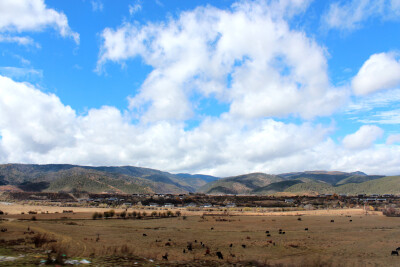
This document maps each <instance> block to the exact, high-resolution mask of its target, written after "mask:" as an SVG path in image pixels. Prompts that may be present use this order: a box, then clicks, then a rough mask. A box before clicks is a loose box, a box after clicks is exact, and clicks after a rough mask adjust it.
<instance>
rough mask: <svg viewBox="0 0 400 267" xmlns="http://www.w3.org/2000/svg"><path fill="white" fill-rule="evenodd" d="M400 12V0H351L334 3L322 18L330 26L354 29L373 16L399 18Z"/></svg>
mask: <svg viewBox="0 0 400 267" xmlns="http://www.w3.org/2000/svg"><path fill="white" fill-rule="evenodd" d="M399 14H400V4H399V1H398V0H351V1H337V2H335V3H332V4H331V5H330V6H329V9H328V11H327V12H326V13H325V14H324V15H323V17H322V19H323V22H324V24H325V26H327V27H328V28H336V29H339V30H354V29H357V28H360V27H361V26H362V23H363V22H365V21H366V20H368V19H369V18H371V17H380V18H382V19H383V20H397V19H398V15H399Z"/></svg>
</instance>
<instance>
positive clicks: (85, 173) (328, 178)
mask: <svg viewBox="0 0 400 267" xmlns="http://www.w3.org/2000/svg"><path fill="white" fill-rule="evenodd" d="M399 179H400V178H399V176H392V177H384V176H380V175H367V174H365V173H363V172H349V173H346V172H336V171H334V172H328V171H306V172H293V173H284V174H280V175H270V174H265V173H250V174H244V175H239V176H233V177H226V178H218V177H214V176H210V175H202V174H194V175H192V174H187V173H179V174H171V173H168V172H163V171H159V170H155V169H149V168H141V167H134V166H120V167H114V166H101V167H92V166H78V165H69V164H47V165H37V164H2V165H1V164H0V191H1V190H14V191H34V192H58V191H66V192H72V191H86V192H91V193H102V192H115V193H128V194H130V193H188V192H202V193H206V194H252V195H266V194H276V193H278V192H281V193H282V192H283V193H295V194H310V193H311V194H324V193H325V194H327V193H339V194H358V193H367V194H385V193H389V194H390V193H394V194H398V193H400V180H399Z"/></svg>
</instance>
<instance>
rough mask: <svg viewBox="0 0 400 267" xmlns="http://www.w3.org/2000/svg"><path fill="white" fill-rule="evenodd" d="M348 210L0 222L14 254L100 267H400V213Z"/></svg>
mask: <svg viewBox="0 0 400 267" xmlns="http://www.w3.org/2000/svg"><path fill="white" fill-rule="evenodd" d="M350 211H351V210H333V211H332V212H326V211H320V213H319V214H318V213H317V212H314V213H309V214H307V213H306V214H304V213H303V215H300V216H299V215H297V216H296V215H295V214H294V213H293V212H292V213H288V214H282V213H278V214H275V215H271V214H257V213H245V212H243V213H242V215H240V213H239V212H236V213H235V215H230V214H226V213H225V214H223V213H221V214H217V213H216V212H214V213H210V214H209V215H206V216H203V215H202V214H201V213H199V212H189V211H187V212H186V213H185V212H183V213H182V215H181V216H179V217H167V218H149V217H144V218H142V219H121V218H112V219H104V218H102V219H96V220H93V219H91V215H92V212H89V211H86V210H85V211H81V212H76V211H74V212H73V213H49V214H41V213H38V214H36V215H35V219H36V220H32V217H33V215H27V214H24V215H21V214H20V215H18V214H14V215H10V214H9V215H7V216H3V217H7V218H8V220H3V221H2V222H1V223H0V225H1V228H2V229H3V228H6V229H7V231H6V232H2V233H1V238H0V241H1V242H2V247H3V248H7V249H9V248H12V249H14V250H15V251H18V250H19V251H20V253H23V251H24V249H25V253H27V251H31V252H32V253H33V252H34V251H35V249H36V253H39V254H36V256H35V257H36V258H38V259H39V258H40V257H39V256H38V255H40V249H41V250H42V251H44V250H48V249H51V250H53V252H55V253H54V255H53V254H52V257H56V256H57V254H59V255H60V254H63V255H65V257H67V258H76V259H83V258H84V259H88V260H89V261H91V262H92V263H94V264H96V265H100V266H112V265H149V266H156V265H176V266H178V265H196V266H202V265H230V264H239V265H256V266H257V265H258V266H400V257H396V256H391V255H390V254H391V251H392V250H394V249H396V248H397V247H400V218H391V217H385V216H382V215H377V214H379V213H374V214H371V213H370V214H368V215H365V214H364V213H363V212H362V211H361V210H358V209H354V210H353V211H354V212H353V213H351V212H350ZM116 212H117V213H118V212H119V210H116ZM150 212H151V211H150V210H149V211H147V215H150ZM212 214H214V215H212ZM28 216H29V217H28ZM115 217H116V216H115ZM306 228H307V230H306ZM28 230H29V231H28ZM279 230H281V233H280V231H279ZM266 231H269V232H266ZM29 232H31V233H29ZM32 232H33V233H32ZM37 236H39V237H43V238H44V239H45V240H44V241H43V244H40V246H37V248H35V244H34V242H33V241H30V240H33V238H34V237H37ZM16 240H20V242H19V243H18V242H14V243H12V241H16ZM22 241H23V242H22ZM29 249H33V250H29ZM21 251H22V252H21ZM217 252H220V253H221V255H222V256H223V259H219V258H218V257H217ZM28 254H29V253H28ZM42 254H43V253H42ZM32 255H34V254H32ZM166 255H167V258H168V260H166V259H165V256H166ZM163 256H164V258H163ZM110 259H112V260H110ZM30 262H31V263H34V261H33V262H32V261H30ZM135 262H136V264H134V263H135ZM15 263H18V261H16V262H15Z"/></svg>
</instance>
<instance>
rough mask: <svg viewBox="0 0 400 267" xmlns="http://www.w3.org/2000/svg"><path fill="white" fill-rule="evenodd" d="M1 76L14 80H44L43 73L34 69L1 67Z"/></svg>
mask: <svg viewBox="0 0 400 267" xmlns="http://www.w3.org/2000/svg"><path fill="white" fill-rule="evenodd" d="M0 75H3V76H7V77H9V78H12V79H14V80H20V79H22V80H31V79H35V78H39V79H40V78H42V77H43V71H42V70H37V69H32V68H17V67H0Z"/></svg>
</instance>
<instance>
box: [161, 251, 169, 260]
mask: <svg viewBox="0 0 400 267" xmlns="http://www.w3.org/2000/svg"><path fill="white" fill-rule="evenodd" d="M162 258H163V260H166V261H167V260H168V252H165V255H163V256H162Z"/></svg>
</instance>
